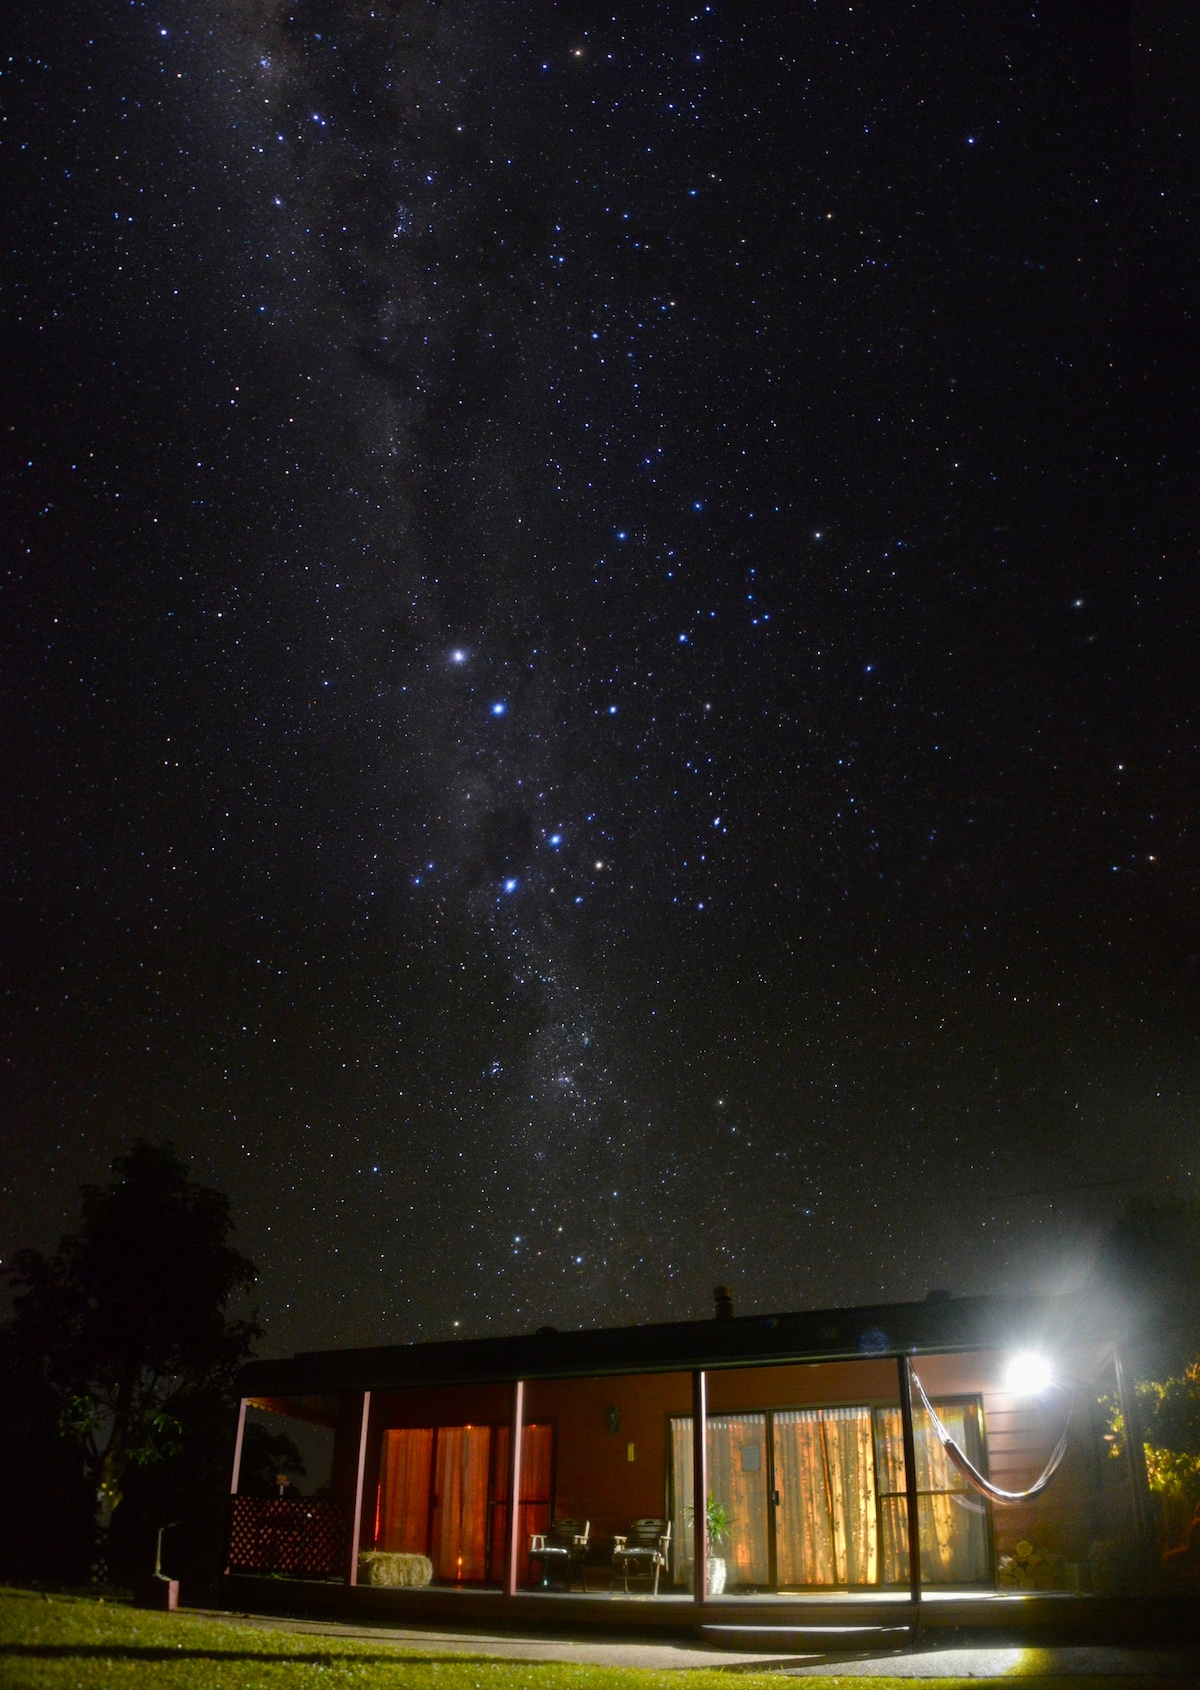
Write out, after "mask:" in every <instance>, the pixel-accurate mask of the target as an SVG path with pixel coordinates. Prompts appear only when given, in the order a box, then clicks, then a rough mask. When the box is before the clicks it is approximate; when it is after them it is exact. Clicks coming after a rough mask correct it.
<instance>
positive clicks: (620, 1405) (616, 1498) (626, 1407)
mask: <svg viewBox="0 0 1200 1690" xmlns="http://www.w3.org/2000/svg"><path fill="white" fill-rule="evenodd" d="M610 1408H616V1409H618V1410H619V1411H620V1416H621V1423H620V1427H619V1429H618V1430H617V1431H616V1432H610V1431H609V1429H608V1410H609V1409H610ZM691 1411H692V1380H691V1374H690V1373H658V1374H650V1375H646V1374H642V1375H632V1376H625V1377H619V1378H615V1379H555V1380H534V1381H531V1382H530V1383H529V1384H528V1385H527V1386H526V1389H525V1417H526V1419H527V1420H531V1421H533V1420H539V1421H541V1420H548V1421H550V1422H552V1423H553V1425H554V1428H555V1439H554V1460H555V1474H554V1513H555V1514H556V1515H559V1516H567V1517H576V1518H583V1519H587V1520H590V1521H591V1524H592V1533H591V1535H592V1540H593V1542H596V1541H598V1540H599V1539H601V1538H609V1539H611V1538H612V1537H613V1536H615V1535H616V1534H617V1533H618V1532H624V1531H627V1530H628V1528H629V1524H630V1521H631V1520H637V1519H645V1518H647V1517H651V1516H665V1515H666V1513H667V1472H668V1470H669V1447H670V1446H669V1441H668V1422H669V1420H670V1417H671V1415H673V1414H690V1413H691ZM630 1445H632V1447H633V1459H632V1461H631V1460H630V1459H629V1449H630ZM609 1547H610V1548H611V1544H610V1545H609Z"/></svg>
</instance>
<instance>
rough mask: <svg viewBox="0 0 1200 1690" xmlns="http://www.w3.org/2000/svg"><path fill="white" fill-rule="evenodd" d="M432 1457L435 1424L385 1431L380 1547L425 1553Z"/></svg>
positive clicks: (378, 1520) (377, 1542)
mask: <svg viewBox="0 0 1200 1690" xmlns="http://www.w3.org/2000/svg"><path fill="white" fill-rule="evenodd" d="M432 1457H433V1427H432V1426H412V1427H403V1428H400V1429H397V1430H389V1431H386V1432H385V1433H384V1434H383V1460H382V1463H381V1466H380V1473H379V1505H378V1512H377V1514H376V1518H375V1547H376V1549H392V1550H404V1551H406V1552H407V1553H409V1554H412V1555H424V1554H425V1552H426V1547H427V1545H428V1542H429V1486H430V1479H431V1476H432V1472H431V1469H432Z"/></svg>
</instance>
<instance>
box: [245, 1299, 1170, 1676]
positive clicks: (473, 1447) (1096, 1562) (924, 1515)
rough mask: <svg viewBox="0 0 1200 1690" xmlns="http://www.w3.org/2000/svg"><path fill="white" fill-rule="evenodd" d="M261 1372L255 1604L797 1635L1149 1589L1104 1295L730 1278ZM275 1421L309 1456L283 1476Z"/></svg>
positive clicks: (985, 1618) (249, 1518)
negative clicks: (798, 1301)
mask: <svg viewBox="0 0 1200 1690" xmlns="http://www.w3.org/2000/svg"><path fill="white" fill-rule="evenodd" d="M240 1391H241V1396H242V1405H241V1417H240V1421H239V1430H238V1445H237V1454H236V1456H235V1460H234V1464H233V1477H232V1510H231V1524H230V1540H229V1562H228V1571H227V1575H226V1576H227V1586H228V1594H229V1597H230V1600H231V1601H233V1602H235V1603H236V1604H237V1605H239V1606H249V1607H253V1606H259V1607H262V1606H276V1607H280V1606H284V1607H290V1608H292V1609H293V1610H297V1611H316V1610H321V1611H329V1612H334V1611H336V1612H339V1613H342V1614H346V1613H351V1614H353V1613H358V1614H362V1615H368V1614H374V1615H378V1616H383V1615H385V1614H386V1615H391V1616H394V1617H399V1618H402V1619H405V1620H407V1621H417V1620H428V1621H430V1622H436V1623H439V1624H444V1623H446V1622H447V1621H448V1620H449V1621H454V1620H458V1621H461V1622H462V1623H472V1624H474V1623H483V1624H487V1625H495V1624H498V1623H509V1624H519V1625H520V1626H522V1627H534V1628H536V1627H538V1626H542V1625H544V1626H546V1627H554V1628H561V1627H562V1626H563V1625H564V1624H570V1625H572V1626H589V1625H603V1626H604V1627H605V1628H612V1627H620V1626H625V1627H628V1628H632V1629H637V1630H638V1631H642V1632H645V1631H647V1630H651V1629H667V1630H675V1631H692V1632H694V1631H695V1630H696V1629H697V1628H700V1629H701V1631H702V1632H703V1633H704V1634H705V1635H708V1636H711V1637H719V1636H730V1637H732V1636H734V1635H736V1636H738V1637H739V1638H741V1639H742V1640H743V1641H750V1640H752V1639H753V1638H755V1637H760V1638H762V1639H764V1640H766V1641H768V1642H770V1641H771V1640H774V1644H775V1646H778V1645H779V1644H780V1643H781V1642H782V1640H783V1639H784V1638H785V1637H787V1636H792V1635H794V1636H796V1637H797V1638H802V1639H807V1640H809V1641H811V1640H812V1639H814V1638H817V1637H819V1636H820V1637H828V1638H832V1639H837V1638H839V1637H843V1636H844V1638H845V1639H847V1640H854V1639H856V1638H858V1637H859V1636H861V1637H862V1638H863V1639H866V1638H868V1637H877V1636H885V1635H887V1634H888V1633H890V1632H893V1631H894V1632H897V1633H899V1632H902V1631H905V1630H911V1628H912V1627H913V1626H914V1624H915V1623H917V1621H918V1620H919V1622H920V1623H921V1625H922V1626H924V1627H926V1628H928V1627H931V1626H935V1627H936V1626H939V1625H940V1626H961V1625H978V1624H987V1625H993V1626H995V1625H1011V1624H1013V1623H1015V1622H1016V1621H1017V1620H1018V1619H1019V1621H1020V1623H1021V1624H1022V1625H1026V1624H1027V1623H1028V1622H1030V1621H1031V1620H1033V1619H1034V1618H1035V1617H1036V1618H1039V1619H1042V1620H1046V1623H1050V1621H1053V1623H1055V1624H1056V1625H1058V1626H1059V1627H1060V1629H1061V1628H1065V1629H1067V1630H1070V1629H1072V1628H1076V1629H1078V1628H1079V1627H1081V1626H1082V1627H1083V1629H1084V1631H1085V1633H1087V1634H1091V1635H1094V1634H1095V1629H1096V1628H1095V1620H1096V1618H1097V1617H1098V1615H1099V1614H1100V1612H1101V1609H1102V1608H1103V1609H1104V1612H1105V1613H1107V1614H1108V1615H1109V1616H1110V1618H1111V1613H1112V1611H1113V1610H1112V1604H1113V1603H1114V1602H1116V1603H1117V1604H1118V1606H1119V1605H1120V1604H1121V1602H1122V1601H1123V1600H1125V1599H1128V1598H1133V1597H1139V1596H1144V1592H1145V1589H1146V1576H1147V1567H1148V1564H1149V1559H1150V1556H1151V1555H1152V1549H1151V1542H1150V1540H1151V1536H1152V1532H1151V1529H1150V1526H1151V1521H1150V1498H1149V1494H1148V1492H1147V1489H1146V1474H1145V1468H1144V1463H1143V1462H1142V1460H1141V1445H1140V1442H1139V1441H1138V1440H1137V1439H1136V1438H1134V1439H1125V1440H1123V1439H1122V1438H1121V1437H1120V1435H1119V1431H1118V1430H1116V1429H1115V1428H1117V1426H1118V1422H1117V1421H1116V1419H1115V1415H1116V1414H1117V1413H1118V1412H1119V1413H1121V1414H1123V1415H1124V1416H1125V1420H1124V1424H1126V1425H1129V1424H1132V1423H1134V1421H1133V1415H1134V1408H1135V1405H1134V1403H1133V1400H1132V1394H1131V1391H1130V1388H1129V1383H1128V1380H1127V1377H1126V1374H1125V1370H1124V1368H1123V1365H1122V1357H1121V1347H1120V1341H1119V1334H1118V1333H1116V1332H1114V1330H1113V1329H1112V1320H1111V1316H1110V1315H1108V1314H1107V1313H1106V1311H1105V1309H1104V1308H1103V1307H1102V1306H1101V1305H1100V1304H1099V1303H1098V1301H1097V1300H1096V1299H1093V1298H1089V1297H1084V1296H1064V1297H999V1296H997V1297H971V1298H952V1297H949V1296H944V1295H940V1294H933V1295H931V1297H929V1298H928V1299H926V1300H925V1301H924V1302H920V1303H903V1304H890V1305H881V1306H876V1307H867V1308H855V1309H834V1310H826V1311H820V1312H803V1313H792V1314H775V1315H750V1316H745V1317H740V1318H738V1317H735V1316H734V1315H733V1311H732V1306H731V1304H730V1302H729V1298H728V1294H727V1293H718V1297H717V1313H716V1316H715V1317H714V1318H711V1319H708V1320H700V1321H685V1322H679V1323H672V1324H658V1325H649V1326H634V1327H623V1328H615V1329H608V1330H593V1331H587V1330H584V1331H569V1332H563V1331H557V1330H555V1329H553V1328H551V1327H544V1328H542V1329H541V1330H539V1331H538V1332H535V1333H530V1334H527V1335H518V1336H513V1337H506V1338H480V1339H471V1340H459V1341H451V1342H442V1343H427V1344H401V1345H395V1346H391V1347H385V1348H378V1349H355V1350H330V1351H316V1352H312V1353H302V1354H298V1355H294V1356H292V1357H290V1358H287V1359H282V1360H276V1361H256V1362H252V1363H251V1364H250V1365H249V1366H248V1367H247V1368H246V1369H245V1370H244V1372H243V1374H242V1376H241V1381H240ZM698 1429H700V1430H701V1431H702V1435H701V1436H697V1430H698ZM272 1430H274V1431H277V1432H278V1431H284V1432H287V1433H289V1435H290V1436H291V1437H292V1438H293V1441H294V1442H295V1443H298V1444H299V1446H300V1447H301V1448H302V1449H303V1450H304V1452H305V1457H306V1465H307V1467H308V1474H307V1476H306V1478H305V1480H303V1481H302V1482H301V1484H300V1487H299V1488H297V1487H296V1485H295V1484H293V1483H292V1482H290V1481H289V1480H287V1478H286V1475H285V1476H282V1477H281V1479H280V1482H279V1483H278V1485H276V1484H275V1482H274V1480H273V1479H272V1478H271V1476H270V1474H269V1473H268V1474H267V1480H266V1482H264V1477H263V1475H264V1471H265V1469H264V1466H263V1462H264V1460H265V1461H267V1462H268V1464H269V1458H270V1450H271V1448H272V1447H273V1446H272V1444H271V1442H270V1437H269V1434H270V1432H271V1431H272ZM274 1447H283V1446H281V1445H278V1444H277V1445H275V1446H274ZM263 1452H266V1453H265V1454H264V1453H263ZM252 1456H253V1460H251V1457H252ZM698 1497H705V1498H707V1499H708V1506H707V1507H705V1508H699V1509H697V1508H696V1507H694V1503H695V1500H696V1499H697V1498H698ZM514 1501H515V1506H514ZM914 1545H919V1549H918V1552H916V1553H914V1552H913V1546H914ZM700 1567H703V1568H705V1574H704V1576H703V1577H700V1576H698V1575H697V1569H698V1568H700ZM1047 1616H1048V1618H1047ZM1106 1623H1107V1622H1106Z"/></svg>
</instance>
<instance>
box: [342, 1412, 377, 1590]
mask: <svg viewBox="0 0 1200 1690" xmlns="http://www.w3.org/2000/svg"><path fill="white" fill-rule="evenodd" d="M370 1426H371V1393H370V1391H364V1392H363V1393H362V1407H361V1409H360V1411H359V1414H358V1426H357V1433H358V1435H357V1438H356V1440H355V1446H354V1447H353V1449H352V1460H353V1466H352V1468H351V1485H352V1487H353V1488H352V1491H351V1495H350V1497H349V1499H348V1500H349V1503H350V1506H349V1507H348V1508H347V1510H346V1526H347V1539H348V1541H347V1543H346V1583H347V1584H357V1583H358V1549H359V1539H360V1537H361V1536H362V1510H363V1477H364V1475H365V1474H366V1470H367V1434H368V1432H369V1430H370Z"/></svg>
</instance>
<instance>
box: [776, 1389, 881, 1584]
mask: <svg viewBox="0 0 1200 1690" xmlns="http://www.w3.org/2000/svg"><path fill="white" fill-rule="evenodd" d="M775 1488H776V1489H777V1490H778V1492H779V1507H778V1509H777V1510H776V1514H775V1534H776V1537H775V1552H776V1572H777V1578H778V1582H779V1584H780V1585H781V1586H790V1585H857V1584H873V1583H874V1582H875V1578H876V1573H877V1569H878V1536H877V1532H876V1524H875V1460H874V1450H873V1447H872V1439H871V1411H870V1409H868V1408H827V1409H791V1410H785V1411H781V1412H778V1413H777V1414H776V1415H775Z"/></svg>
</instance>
